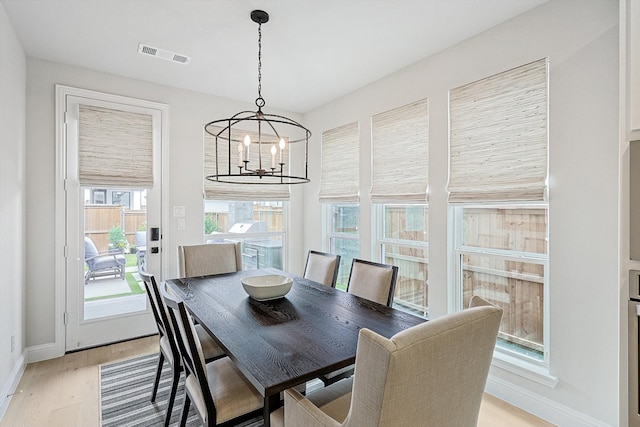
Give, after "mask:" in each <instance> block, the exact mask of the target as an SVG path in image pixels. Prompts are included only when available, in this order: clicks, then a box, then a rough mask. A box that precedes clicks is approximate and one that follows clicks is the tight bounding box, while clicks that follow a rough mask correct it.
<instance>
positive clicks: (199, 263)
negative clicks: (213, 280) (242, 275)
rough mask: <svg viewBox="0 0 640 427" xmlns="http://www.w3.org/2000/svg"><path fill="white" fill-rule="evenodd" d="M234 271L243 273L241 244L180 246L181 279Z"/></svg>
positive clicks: (179, 269)
mask: <svg viewBox="0 0 640 427" xmlns="http://www.w3.org/2000/svg"><path fill="white" fill-rule="evenodd" d="M234 271H242V243H241V242H216V243H203V244H199V245H179V246H178V275H179V276H180V277H196V276H209V275H211V274H223V273H232V272H234Z"/></svg>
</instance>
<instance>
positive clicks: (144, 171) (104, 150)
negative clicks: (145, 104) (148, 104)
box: [78, 105, 153, 188]
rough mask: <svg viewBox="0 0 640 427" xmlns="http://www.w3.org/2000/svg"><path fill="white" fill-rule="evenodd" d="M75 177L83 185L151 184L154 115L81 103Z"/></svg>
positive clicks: (130, 185) (134, 185) (118, 185)
mask: <svg viewBox="0 0 640 427" xmlns="http://www.w3.org/2000/svg"><path fill="white" fill-rule="evenodd" d="M78 127H79V137H78V178H79V181H80V185H83V186H92V185H100V186H113V187H129V188H151V187H153V118H152V116H151V115H148V114H140V113H131V112H128V111H121V110H113V109H109V108H102V107H95V106H89V105H80V107H79V118H78Z"/></svg>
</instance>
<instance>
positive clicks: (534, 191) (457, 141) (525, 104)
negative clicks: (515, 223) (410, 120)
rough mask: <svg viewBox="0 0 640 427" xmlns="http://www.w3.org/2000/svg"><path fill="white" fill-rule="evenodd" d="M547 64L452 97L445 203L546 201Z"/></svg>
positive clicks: (528, 67) (505, 74)
mask: <svg viewBox="0 0 640 427" xmlns="http://www.w3.org/2000/svg"><path fill="white" fill-rule="evenodd" d="M547 92H548V89H547V60H546V59H541V60H539V61H536V62H532V63H530V64H527V65H523V66H521V67H518V68H514V69H512V70H509V71H505V72H503V73H500V74H496V75H494V76H491V77H488V78H486V79H483V80H479V81H476V82H473V83H470V84H467V85H465V86H461V87H459V88H456V89H453V90H452V91H451V93H450V132H451V133H450V153H449V187H448V189H449V201H450V202H452V203H456V202H461V203H463V202H514V201H518V202H520V201H544V200H545V189H546V178H547V169H548V167H547V164H548V162H547Z"/></svg>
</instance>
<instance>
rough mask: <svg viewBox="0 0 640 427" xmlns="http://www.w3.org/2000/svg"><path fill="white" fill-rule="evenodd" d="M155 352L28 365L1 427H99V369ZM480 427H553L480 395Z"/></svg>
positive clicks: (103, 350) (94, 353) (132, 349)
mask: <svg viewBox="0 0 640 427" xmlns="http://www.w3.org/2000/svg"><path fill="white" fill-rule="evenodd" d="M157 351H158V339H157V337H156V336H153V337H148V338H140V339H137V340H133V341H127V342H123V343H118V344H112V345H108V346H104V347H99V348H94V349H90V350H84V351H79V352H76V353H70V354H67V355H65V356H63V357H59V358H57V359H52V360H46V361H43V362H38V363H32V364H29V365H28V366H27V368H26V370H25V372H24V374H23V376H22V379H21V381H20V384H19V385H18V388H17V390H16V394H14V396H13V398H12V399H11V403H10V405H9V408H8V410H7V412H6V414H5V415H4V417H3V419H2V421H1V422H0V427H23V426H24V427H41V426H43V427H44V426H47V427H56V426H60V427H74V426H77V427H93V426H99V425H100V412H99V408H100V394H99V382H100V372H99V366H100V364H104V363H111V362H115V361H117V360H122V359H127V358H130V357H134V356H138V355H143V354H148V353H154V352H157ZM478 426H479V427H529V426H536V427H537V426H540V427H546V426H552V424H549V423H547V422H545V421H542V420H540V419H539V418H536V417H534V416H533V415H531V414H528V413H526V412H524V411H522V410H520V409H518V408H515V407H513V406H511V405H509V404H508V403H505V402H503V401H501V400H499V399H497V398H495V397H493V396H490V395H485V397H484V399H483V401H482V406H481V408H480V421H479V423H478Z"/></svg>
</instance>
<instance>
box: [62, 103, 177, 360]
mask: <svg viewBox="0 0 640 427" xmlns="http://www.w3.org/2000/svg"><path fill="white" fill-rule="evenodd" d="M65 104H66V114H65V126H66V134H65V144H66V147H65V154H66V162H65V163H66V177H65V197H66V233H65V235H66V247H65V248H66V251H65V252H66V258H65V259H66V262H65V269H66V287H67V292H66V294H67V297H66V316H65V320H66V322H65V324H66V351H70V350H77V349H82V348H87V347H93V346H97V345H103V344H107V343H111V342H117V341H122V340H126V339H130V338H135V337H139V336H144V335H149V334H153V333H156V332H157V331H156V328H155V323H154V321H153V317H152V315H151V311H150V308H149V307H148V303H147V297H146V293H145V291H144V285H143V283H142V280H141V278H140V276H139V274H138V272H139V270H140V269H142V268H144V269H146V270H147V271H149V272H151V273H153V274H154V275H156V277H157V279H158V280H160V279H162V277H161V276H162V258H161V253H162V251H161V243H162V242H161V233H160V232H159V230H160V229H161V223H162V217H161V212H162V209H161V205H162V203H161V200H162V186H161V184H162V180H161V177H162V160H161V158H162V155H161V154H162V138H161V136H162V132H161V129H162V121H163V120H164V118H165V117H166V113H167V110H166V108H167V107H166V106H164V105H161V104H154V103H149V102H146V101H140V100H135V99H129V98H122V97H115V96H112V95H108V94H101V93H95V92H88V93H87V94H86V95H85V94H84V93H81V94H80V95H78V94H75V93H74V94H66V103H65ZM139 119H140V120H139ZM130 120H131V121H130ZM131 126H133V127H131ZM129 127H131V131H130V132H129ZM122 134H124V136H122ZM130 137H131V138H133V139H132V141H130V142H129V143H125V144H122V142H120V144H121V148H117V145H118V140H119V139H122V138H124V139H125V140H126V138H130ZM145 138H149V140H148V141H143V140H144V139H145ZM101 144H102V145H101ZM145 144H147V145H149V146H150V147H151V148H150V152H149V150H147V149H142V148H141V147H144V146H145ZM149 153H151V154H150V156H151V157H149ZM147 157H148V158H147ZM101 163H102V164H101ZM127 163H129V164H132V167H131V166H127V165H126V164H127ZM138 164H139V165H140V166H139V168H138ZM94 166H95V168H94ZM127 168H129V169H127ZM145 169H150V171H149V173H148V174H147V175H148V176H149V177H151V178H150V179H147V180H146V181H142V180H140V179H139V178H140V177H139V176H137V174H138V173H139V174H140V175H144V174H145V172H144V171H145ZM104 171H106V172H104ZM110 175H111V176H110ZM152 230H153V231H155V230H158V232H154V233H152ZM156 236H157V240H153V241H151V240H152V239H151V238H152V237H153V238H154V239H155V238H156Z"/></svg>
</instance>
